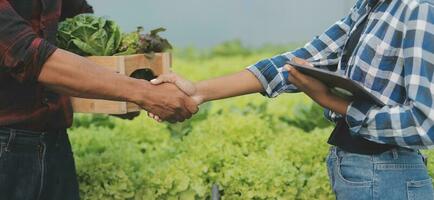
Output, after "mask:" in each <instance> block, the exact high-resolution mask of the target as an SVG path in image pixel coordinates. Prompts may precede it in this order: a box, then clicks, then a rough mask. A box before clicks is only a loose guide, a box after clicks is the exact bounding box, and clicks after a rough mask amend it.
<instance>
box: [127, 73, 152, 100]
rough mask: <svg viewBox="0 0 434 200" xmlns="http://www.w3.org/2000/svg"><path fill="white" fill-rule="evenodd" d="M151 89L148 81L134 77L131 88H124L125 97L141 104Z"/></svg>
mask: <svg viewBox="0 0 434 200" xmlns="http://www.w3.org/2000/svg"><path fill="white" fill-rule="evenodd" d="M151 90H152V89H151V84H150V83H149V82H148V81H145V80H140V79H134V81H133V83H132V86H131V89H130V90H125V92H126V94H125V99H126V101H128V102H131V103H135V104H141V103H143V100H144V99H147V95H149V93H150V91H151Z"/></svg>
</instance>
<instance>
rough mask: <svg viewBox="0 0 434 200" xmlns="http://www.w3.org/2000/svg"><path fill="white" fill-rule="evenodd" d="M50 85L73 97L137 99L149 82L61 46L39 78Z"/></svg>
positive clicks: (48, 61) (57, 90)
mask: <svg viewBox="0 0 434 200" xmlns="http://www.w3.org/2000/svg"><path fill="white" fill-rule="evenodd" d="M38 80H39V82H41V83H42V84H44V85H46V86H47V87H48V88H50V89H52V90H54V91H56V92H58V93H61V94H65V95H69V96H75V97H82V98H95V99H107V100H117V101H129V102H134V101H135V99H138V98H139V97H135V96H134V95H136V94H140V93H142V92H143V91H145V90H146V88H147V86H148V85H149V83H148V82H147V81H143V80H138V79H133V78H130V77H127V76H124V75H120V74H117V73H116V72H113V71H110V70H108V69H106V68H104V67H101V66H99V65H97V64H95V63H93V62H91V61H89V60H88V59H86V58H83V57H81V56H78V55H75V54H73V53H70V52H67V51H64V50H61V49H58V50H56V51H55V52H54V53H53V55H51V56H50V58H49V59H48V60H47V61H46V63H45V64H44V66H43V67H42V71H41V73H40V75H39V78H38Z"/></svg>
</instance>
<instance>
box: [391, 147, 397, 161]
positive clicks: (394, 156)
mask: <svg viewBox="0 0 434 200" xmlns="http://www.w3.org/2000/svg"><path fill="white" fill-rule="evenodd" d="M392 156H393V159H394V160H396V159H398V150H397V149H396V148H394V149H392Z"/></svg>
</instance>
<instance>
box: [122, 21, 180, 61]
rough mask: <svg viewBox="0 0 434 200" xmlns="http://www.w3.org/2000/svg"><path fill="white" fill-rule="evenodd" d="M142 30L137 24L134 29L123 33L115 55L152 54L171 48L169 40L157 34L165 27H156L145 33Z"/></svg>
mask: <svg viewBox="0 0 434 200" xmlns="http://www.w3.org/2000/svg"><path fill="white" fill-rule="evenodd" d="M143 31H144V29H143V27H141V26H139V27H137V30H136V31H134V32H131V33H126V34H123V36H122V38H123V39H122V42H121V46H120V48H119V53H117V54H116V55H130V54H136V53H137V54H152V53H161V52H165V51H168V50H170V49H172V45H171V44H170V43H169V41H168V40H167V39H165V38H162V37H160V35H158V34H159V33H160V32H164V31H166V29H165V28H157V29H154V30H151V31H150V32H149V33H146V34H144V33H143Z"/></svg>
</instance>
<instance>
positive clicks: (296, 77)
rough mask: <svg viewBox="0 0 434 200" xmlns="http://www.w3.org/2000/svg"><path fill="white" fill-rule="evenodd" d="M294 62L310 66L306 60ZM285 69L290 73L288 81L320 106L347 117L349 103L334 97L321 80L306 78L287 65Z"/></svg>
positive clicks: (296, 59)
mask: <svg viewBox="0 0 434 200" xmlns="http://www.w3.org/2000/svg"><path fill="white" fill-rule="evenodd" d="M293 61H294V62H296V63H299V64H303V65H310V66H312V65H311V64H310V63H308V62H307V61H305V60H302V59H299V58H294V59H293ZM285 69H286V70H287V71H288V72H289V76H288V80H289V82H291V83H292V84H294V85H295V86H296V87H297V88H298V89H299V90H300V91H302V92H304V93H305V94H306V95H308V96H309V97H310V98H312V99H313V100H314V101H315V102H317V103H318V104H319V105H321V106H323V107H326V108H329V109H330V110H332V111H335V112H337V113H339V114H342V115H346V112H347V107H348V105H349V104H350V102H349V101H347V100H345V99H343V98H340V97H338V96H336V95H334V94H333V93H332V92H331V91H330V90H329V88H328V87H327V86H326V85H324V84H323V83H322V82H320V81H319V80H317V79H315V78H312V77H310V76H306V75H304V74H302V73H300V72H299V71H298V70H296V69H295V68H293V67H292V66H291V65H286V66H285Z"/></svg>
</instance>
